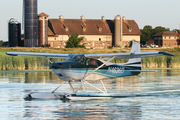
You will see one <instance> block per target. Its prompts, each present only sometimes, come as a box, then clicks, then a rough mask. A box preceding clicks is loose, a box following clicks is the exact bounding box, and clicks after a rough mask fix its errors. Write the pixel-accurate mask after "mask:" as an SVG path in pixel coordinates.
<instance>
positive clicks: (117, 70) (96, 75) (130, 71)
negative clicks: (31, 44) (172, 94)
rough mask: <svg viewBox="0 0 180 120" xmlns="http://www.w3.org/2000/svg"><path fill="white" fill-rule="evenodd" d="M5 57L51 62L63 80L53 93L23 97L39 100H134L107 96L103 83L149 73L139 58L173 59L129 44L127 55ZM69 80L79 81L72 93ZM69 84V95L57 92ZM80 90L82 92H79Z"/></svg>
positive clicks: (50, 54) (164, 53)
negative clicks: (112, 98)
mask: <svg viewBox="0 0 180 120" xmlns="http://www.w3.org/2000/svg"><path fill="white" fill-rule="evenodd" d="M6 54H7V55H12V56H17V55H25V56H36V57H45V58H46V59H47V60H48V61H49V62H50V67H51V69H52V71H53V72H54V73H55V75H56V76H57V77H58V78H59V79H60V80H62V81H63V82H62V84H60V85H59V86H58V87H57V88H56V89H55V90H53V91H52V92H33V93H30V94H28V95H27V96H26V98H31V99H33V98H34V99H35V98H40V99H50V98H58V99H83V100H84V99H90V98H92V99H94V98H104V97H109V98H111V97H135V96H137V95H134V94H132V95H117V94H108V92H107V90H106V87H105V85H104V83H103V81H104V80H106V79H111V78H117V77H125V76H133V75H138V74H140V73H141V72H148V70H141V58H142V57H152V56H162V55H168V56H174V55H173V54H171V53H167V52H140V44H139V43H137V42H134V41H133V42H132V48H131V52H130V53H105V54H53V53H30V52H7V53H6ZM49 58H61V59H66V60H65V61H59V62H54V63H53V62H52V61H50V59H49ZM113 59H129V60H128V62H127V63H119V64H114V63H111V62H110V61H111V60H113ZM72 81H78V82H80V85H79V88H78V89H77V90H75V89H74V88H73V86H72V84H71V82H72ZM89 81H100V82H101V84H102V88H101V89H100V88H99V87H96V86H94V85H93V84H91V83H89ZM66 82H67V83H68V84H69V85H70V88H71V90H72V92H71V93H60V92H56V91H57V89H59V87H61V86H62V85H63V84H64V83H66ZM85 84H88V85H90V86H92V87H93V88H95V89H97V90H98V91H100V92H101V93H99V92H98V93H93V94H92V93H88V92H87V91H86V89H85ZM79 90H82V91H83V92H82V93H78V91H79Z"/></svg>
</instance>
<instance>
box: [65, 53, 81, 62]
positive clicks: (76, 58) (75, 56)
mask: <svg viewBox="0 0 180 120" xmlns="http://www.w3.org/2000/svg"><path fill="white" fill-rule="evenodd" d="M82 57H83V55H73V54H70V55H69V56H68V58H67V59H66V60H73V61H79V60H81V58H82Z"/></svg>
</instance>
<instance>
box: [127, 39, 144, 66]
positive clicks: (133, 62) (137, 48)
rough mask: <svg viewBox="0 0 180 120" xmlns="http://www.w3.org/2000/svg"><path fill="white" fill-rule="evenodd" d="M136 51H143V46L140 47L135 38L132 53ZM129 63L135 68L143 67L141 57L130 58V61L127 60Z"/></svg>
mask: <svg viewBox="0 0 180 120" xmlns="http://www.w3.org/2000/svg"><path fill="white" fill-rule="evenodd" d="M136 52H141V48H140V44H139V43H137V42H135V41H134V40H133V41H132V48H131V53H136ZM127 65H128V66H131V67H133V68H135V69H141V58H132V59H129V61H128V62H127Z"/></svg>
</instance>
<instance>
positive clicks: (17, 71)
mask: <svg viewBox="0 0 180 120" xmlns="http://www.w3.org/2000/svg"><path fill="white" fill-rule="evenodd" d="M142 70H180V68H143V69H142ZM33 72H52V70H1V71H0V73H33Z"/></svg>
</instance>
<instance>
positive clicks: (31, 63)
mask: <svg viewBox="0 0 180 120" xmlns="http://www.w3.org/2000/svg"><path fill="white" fill-rule="evenodd" d="M130 50H131V49H130V48H124V49H119V48H104V49H82V48H81V49H79V48H73V49H71V48H68V49H67V48H65V49H62V48H41V47H37V48H24V47H23V48H22V47H13V48H0V58H1V59H0V70H49V66H48V64H49V62H48V61H47V60H46V59H45V58H42V57H31V56H9V55H6V52H10V51H11V52H23V51H25V52H43V53H45V52H48V53H67V54H95V53H118V52H123V53H124V52H130ZM141 51H142V52H152V51H166V52H170V53H172V54H175V55H176V56H175V57H171V56H158V57H146V58H142V63H141V64H142V68H180V62H179V59H180V52H179V49H172V48H169V49H141ZM50 60H51V61H52V62H57V61H62V60H64V59H55V58H51V59H50ZM127 61H128V60H127V59H120V60H112V61H111V62H113V63H124V62H127Z"/></svg>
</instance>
